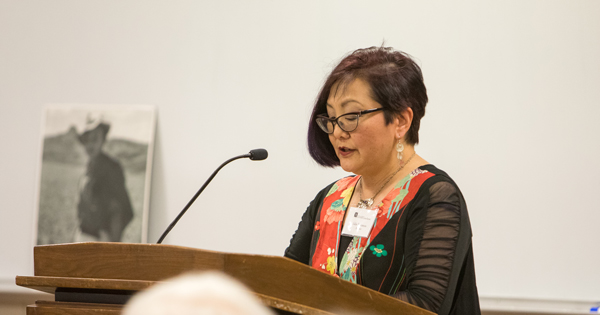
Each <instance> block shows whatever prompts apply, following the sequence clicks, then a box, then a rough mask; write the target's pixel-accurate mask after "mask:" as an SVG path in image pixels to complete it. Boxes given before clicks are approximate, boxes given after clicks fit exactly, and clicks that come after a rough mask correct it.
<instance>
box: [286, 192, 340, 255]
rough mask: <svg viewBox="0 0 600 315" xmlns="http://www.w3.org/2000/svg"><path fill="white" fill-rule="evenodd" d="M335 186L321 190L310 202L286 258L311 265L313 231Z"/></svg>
mask: <svg viewBox="0 0 600 315" xmlns="http://www.w3.org/2000/svg"><path fill="white" fill-rule="evenodd" d="M332 185H333V184H331V185H329V186H327V187H325V189H323V190H321V191H320V192H319V193H318V194H317V196H316V197H315V199H313V201H311V202H310V204H309V205H308V208H306V211H305V212H304V214H303V215H302V221H300V223H299V224H298V229H297V230H296V232H295V233H294V235H293V236H292V239H291V240H290V246H288V248H286V250H285V253H284V254H283V256H284V257H288V258H291V259H293V260H296V261H299V262H301V263H304V264H307V265H308V264H310V246H311V245H312V238H313V229H314V227H315V220H316V217H317V215H318V214H319V209H321V205H322V203H323V199H324V198H325V196H326V195H327V193H328V192H329V190H330V189H331V186H332Z"/></svg>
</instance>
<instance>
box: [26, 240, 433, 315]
mask: <svg viewBox="0 0 600 315" xmlns="http://www.w3.org/2000/svg"><path fill="white" fill-rule="evenodd" d="M201 270H217V271H222V272H224V273H226V274H228V275H230V276H232V277H233V278H235V279H237V280H239V281H241V282H242V283H244V284H245V285H246V286H248V287H249V288H250V289H251V290H253V291H254V293H255V295H256V296H257V297H258V298H259V299H260V300H261V301H262V302H263V303H264V304H265V305H267V306H269V307H271V308H272V309H274V310H275V311H276V312H277V313H279V314H309V315H310V314H319V315H321V314H322V315H325V314H407V315H431V314H433V313H431V312H429V311H426V310H424V309H421V308H419V307H416V306H414V305H411V304H408V303H405V302H403V301H400V300H397V299H394V298H392V297H389V296H387V295H384V294H381V293H379V292H376V291H374V290H371V289H368V288H365V287H362V286H359V285H356V284H353V283H349V282H347V281H344V280H341V279H339V278H337V277H332V276H329V275H327V274H325V273H323V272H320V271H318V270H315V269H313V268H311V267H308V266H306V265H304V264H301V263H299V262H297V261H294V260H291V259H288V258H285V257H275V256H263V255H245V254H228V253H220V252H214V251H207V250H201V249H194V248H187V247H181V246H172V245H157V244H127V243H77V244H60V245H44V246H36V247H35V248H34V273H35V276H33V277H31V276H17V278H16V283H17V285H20V286H23V287H28V288H31V289H35V290H40V291H44V292H48V293H52V294H54V296H55V301H36V303H35V304H34V305H30V306H28V307H27V315H50V314H51V315H58V314H103V315H113V314H114V315H117V314H120V313H121V309H122V306H123V304H125V302H126V301H127V300H128V299H129V297H131V296H132V295H133V294H135V293H136V292H137V291H140V290H143V289H146V288H148V287H149V286H151V285H152V284H154V283H155V282H157V281H161V280H164V279H167V278H170V277H173V276H176V275H179V274H181V273H184V272H189V271H201Z"/></svg>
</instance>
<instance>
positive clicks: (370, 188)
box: [361, 145, 424, 199]
mask: <svg viewBox="0 0 600 315" xmlns="http://www.w3.org/2000/svg"><path fill="white" fill-rule="evenodd" d="M402 155H403V158H402V161H399V160H398V159H397V158H396V156H395V155H394V156H393V159H390V161H389V162H388V163H387V164H386V165H385V166H381V167H379V169H378V170H377V171H376V172H373V173H369V174H361V176H362V178H361V181H362V183H361V186H362V187H361V189H362V196H361V197H362V199H365V198H371V197H374V195H375V194H377V196H375V197H380V196H381V195H382V192H385V191H387V190H389V189H390V188H391V186H393V185H395V183H396V182H398V180H400V179H401V178H404V177H405V176H406V175H408V174H409V173H410V172H411V171H412V170H413V169H414V168H415V167H417V166H420V165H423V164H422V163H420V162H419V161H424V160H423V159H422V158H420V157H419V156H417V155H416V154H415V150H414V147H413V146H408V145H406V146H405V147H404V151H403V152H402ZM415 162H416V163H415ZM380 190H381V192H379V191H380ZM378 192H379V193H378Z"/></svg>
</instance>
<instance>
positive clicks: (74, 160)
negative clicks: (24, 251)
mask: <svg viewBox="0 0 600 315" xmlns="http://www.w3.org/2000/svg"><path fill="white" fill-rule="evenodd" d="M43 119H44V121H43V124H42V125H43V135H42V138H43V139H42V150H41V152H42V156H41V161H40V177H39V198H38V220H37V240H36V243H37V245H44V244H59V243H71V242H94V241H99V242H127V243H140V242H145V241H146V238H147V221H148V191H149V185H150V178H151V170H152V163H151V162H152V151H153V150H152V149H153V143H154V139H153V138H154V129H155V121H156V115H155V109H154V108H153V107H152V106H143V105H135V106H131V105H121V106H119V105H111V106H108V105H105V106H101V105H84V104H82V105H54V104H53V105H47V106H46V108H45V116H44V118H43Z"/></svg>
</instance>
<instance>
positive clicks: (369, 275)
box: [284, 165, 480, 315]
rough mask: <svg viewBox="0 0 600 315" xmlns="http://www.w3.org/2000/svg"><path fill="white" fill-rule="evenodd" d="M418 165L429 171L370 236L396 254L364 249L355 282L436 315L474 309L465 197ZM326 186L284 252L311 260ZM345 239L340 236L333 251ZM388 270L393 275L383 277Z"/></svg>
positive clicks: (442, 177) (346, 239) (446, 179)
mask: <svg viewBox="0 0 600 315" xmlns="http://www.w3.org/2000/svg"><path fill="white" fill-rule="evenodd" d="M420 169H421V170H424V171H428V172H431V173H432V174H435V176H433V177H431V178H429V179H427V180H426V181H425V182H424V183H423V184H422V185H421V187H420V188H419V190H418V191H417V193H416V195H415V197H414V198H413V200H411V201H410V202H409V203H408V204H407V205H406V206H405V207H406V208H405V209H403V210H404V211H399V212H398V213H396V214H395V215H394V216H393V217H392V218H391V219H390V221H389V222H388V223H387V224H386V226H385V227H384V228H383V230H381V232H379V234H378V235H377V236H376V237H375V238H374V239H373V240H372V243H381V244H384V245H385V247H386V248H391V247H395V249H396V253H397V255H394V257H392V256H391V255H389V257H387V256H386V260H382V259H381V258H377V259H375V258H374V256H373V255H366V254H364V255H363V256H362V257H361V259H360V265H359V266H360V268H359V271H358V280H357V281H358V284H361V285H363V286H365V287H368V288H371V289H373V290H376V291H379V292H382V293H384V294H388V295H391V296H394V297H396V298H399V299H401V300H404V301H407V302H409V303H411V304H414V305H417V306H419V307H422V308H425V309H428V310H430V311H433V312H436V313H438V314H444V315H446V314H461V315H463V314H480V309H479V298H478V294H477V287H476V283H475V268H474V264H473V250H472V242H471V225H470V222H469V216H468V213H467V206H466V203H465V200H464V198H463V196H462V194H461V192H460V190H459V189H458V186H456V184H455V183H454V181H453V180H452V179H451V178H450V177H449V176H448V175H447V174H446V173H445V172H443V171H441V170H439V169H437V168H436V167H435V166H433V165H425V166H421V167H420ZM332 185H333V184H332ZM332 185H329V186H328V187H326V188H325V189H323V190H321V191H320V192H319V193H318V194H317V196H316V197H315V199H314V200H313V201H312V202H311V203H310V205H309V206H308V208H307V210H306V212H305V213H304V215H303V216H302V221H301V222H300V224H299V226H298V229H297V231H296V233H295V234H294V236H293V237H292V239H291V241H290V246H289V247H288V248H287V249H286V251H285V254H284V256H286V257H289V258H291V259H294V260H297V261H299V262H302V263H305V264H308V265H310V264H311V257H312V255H313V254H314V250H315V246H316V244H314V243H315V242H313V227H314V224H315V219H318V218H319V217H320V211H321V207H322V202H323V199H324V198H325V196H326V195H327V192H329V190H330V188H331V186H332ZM350 240H351V238H350V237H345V236H343V237H342V238H341V240H340V248H339V249H338V252H343V251H344V250H345V249H346V248H347V246H348V244H349V242H350ZM340 256H341V255H340ZM371 256H373V257H371ZM338 259H341V257H338ZM338 265H339V261H338ZM390 274H392V275H394V276H392V277H389V276H386V275H390Z"/></svg>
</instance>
